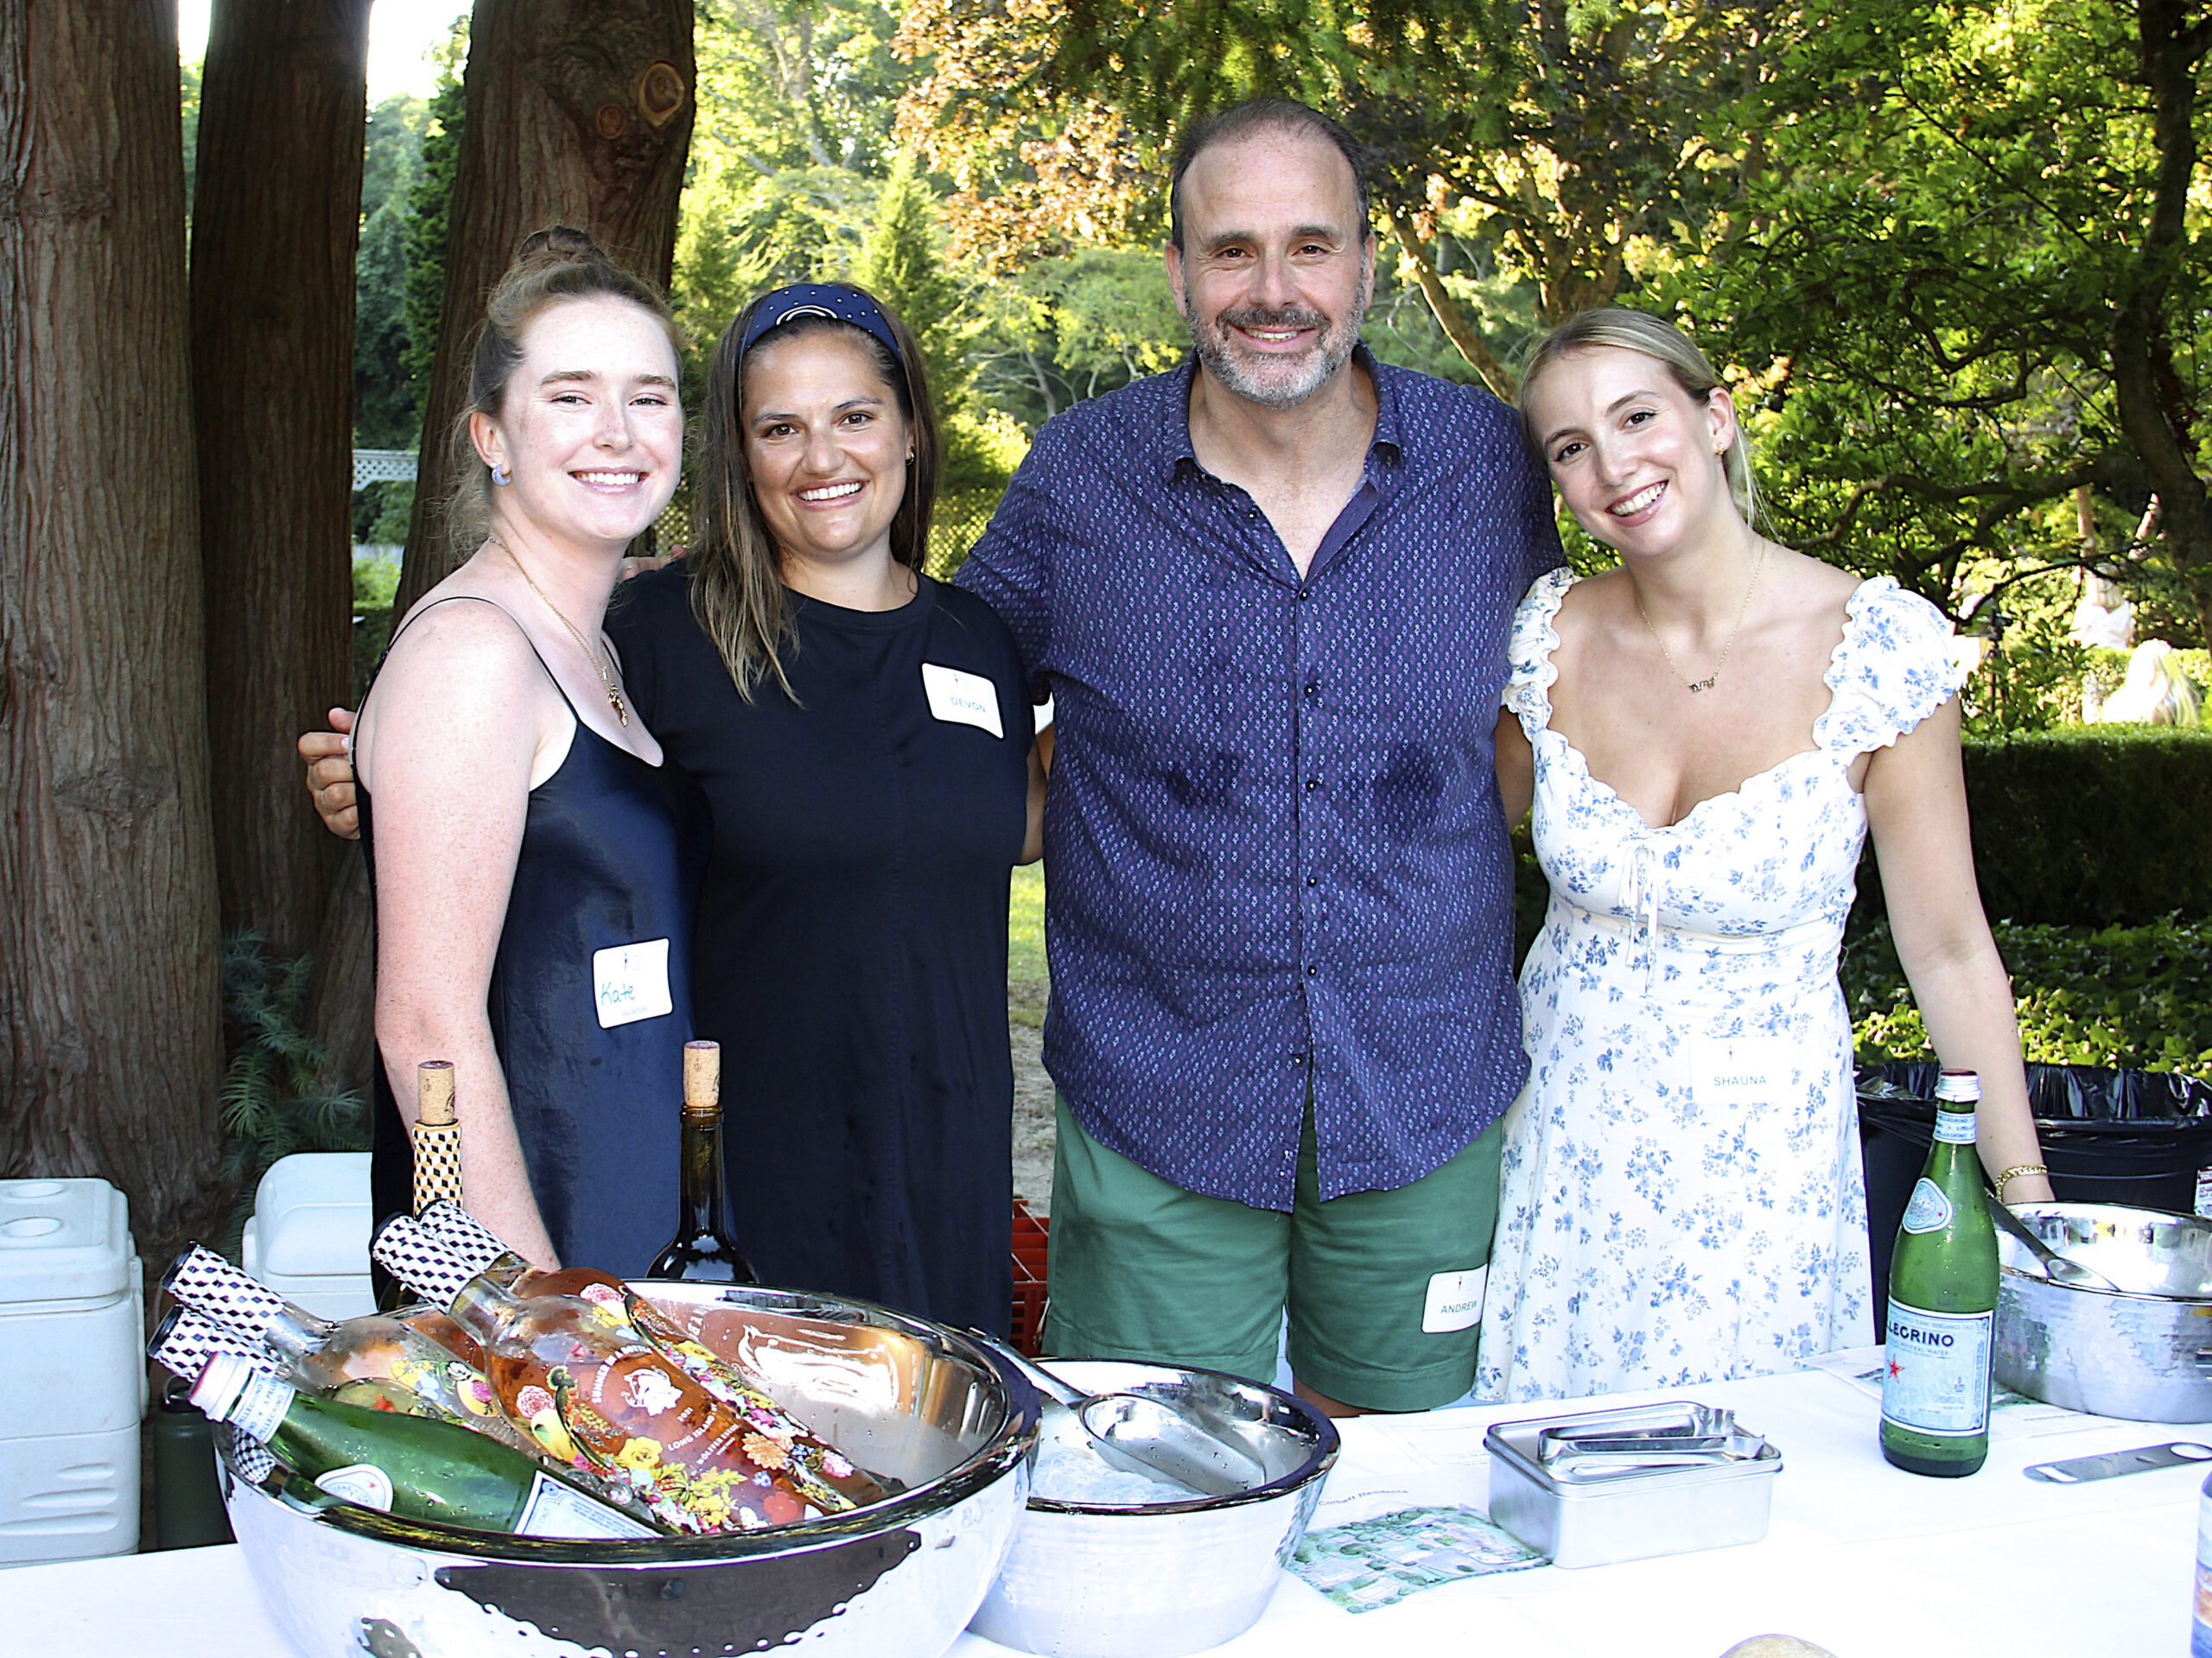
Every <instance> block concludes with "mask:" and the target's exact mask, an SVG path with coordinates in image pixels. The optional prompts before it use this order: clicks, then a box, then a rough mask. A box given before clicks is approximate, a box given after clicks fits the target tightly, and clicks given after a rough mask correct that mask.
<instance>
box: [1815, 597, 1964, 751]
mask: <svg viewBox="0 0 2212 1658" xmlns="http://www.w3.org/2000/svg"><path fill="white" fill-rule="evenodd" d="M1845 612H1846V619H1845V621H1844V625H1843V642H1842V643H1841V644H1840V645H1838V646H1837V647H1836V651H1835V656H1834V659H1833V660H1832V661H1831V662H1830V663H1829V664H1828V671H1827V685H1828V689H1830V690H1831V691H1833V692H1834V700H1833V701H1832V702H1830V703H1829V705H1828V710H1827V713H1825V714H1823V715H1821V718H1820V721H1819V722H1818V723H1817V724H1816V726H1815V728H1814V732H1813V740H1814V741H1815V743H1817V744H1818V745H1819V746H1821V748H1823V749H1825V750H1827V752H1828V753H1832V754H1840V755H1855V754H1863V753H1868V752H1869V751H1871V750H1873V749H1877V748H1886V747H1888V746H1890V745H1891V743H1893V742H1895V741H1896V740H1897V739H1898V738H1899V737H1901V736H1903V735H1904V734H1905V733H1906V732H1908V731H1910V730H1911V729H1912V728H1913V727H1915V726H1916V725H1918V724H1919V723H1920V722H1921V721H1923V720H1925V719H1926V718H1927V717H1928V716H1929V715H1931V714H1933V713H1935V712H1936V709H1937V708H1942V706H1943V704H1944V703H1946V702H1949V701H1950V700H1951V698H1952V697H1954V696H1956V695H1957V694H1958V690H1959V688H1960V687H1961V685H1963V684H1965V683H1966V682H1967V675H1968V674H1969V673H1971V672H1973V670H1974V661H1975V657H1974V647H1973V646H1972V645H1969V644H1967V642H1966V641H1965V640H1964V639H1961V638H1959V637H1958V635H1957V633H1956V632H1954V631H1953V629H1952V627H1951V624H1950V622H1949V621H1948V619H1946V618H1945V617H1944V615H1943V613H1942V612H1941V611H1939V610H1937V609H1936V607H1935V606H1933V605H1931V604H1929V602H1928V601H1927V600H1925V599H1923V598H1922V597H1921V596H1920V595H1919V594H1916V593H1910V592H1908V591H1907V590H1906V589H1904V588H1901V587H1899V586H1898V585H1897V582H1896V581H1895V580H1894V579H1893V578H1891V577H1890V576H1886V575H1884V576H1877V577H1875V578H1874V579H1873V580H1872V581H1862V582H1860V583H1859V588H1858V591H1857V592H1855V593H1853V594H1852V595H1851V600H1850V602H1849V604H1848V605H1847V606H1846V607H1845Z"/></svg>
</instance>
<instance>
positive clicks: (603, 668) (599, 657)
mask: <svg viewBox="0 0 2212 1658" xmlns="http://www.w3.org/2000/svg"><path fill="white" fill-rule="evenodd" d="M484 539H485V540H486V541H488V542H490V543H492V544H493V546H494V547H496V548H498V549H499V550H500V551H501V552H503V553H505V555H506V556H508V558H509V559H511V560H512V561H513V562H514V567H515V569H517V570H518V572H520V573H521V575H522V579H523V580H524V581H529V582H530V590H531V592H532V593H534V594H537V596H538V597H539V598H541V599H543V600H545V608H546V609H548V610H550V611H551V612H552V613H554V615H555V616H556V617H558V618H559V619H560V622H561V626H563V627H565V628H567V629H568V630H569V638H572V639H574V640H575V642H576V649H577V650H579V651H582V652H583V653H584V656H585V657H586V658H587V659H588V661H589V662H590V664H591V665H592V667H593V669H594V670H596V671H597V673H598V675H599V683H601V685H603V686H605V687H606V689H607V707H609V708H613V710H614V717H615V718H616V719H618V720H620V721H621V722H622V723H623V724H624V725H628V724H629V723H630V710H629V709H628V708H626V707H624V706H623V702H622V692H621V690H620V688H619V687H617V686H616V684H615V683H614V676H613V674H612V673H610V672H608V671H607V670H608V667H609V665H610V664H609V663H608V661H607V647H606V645H603V644H602V645H601V646H600V648H599V649H598V650H597V651H594V650H593V649H592V648H591V646H589V645H586V644H585V643H584V636H583V635H582V633H579V632H577V631H576V625H575V623H574V622H572V621H570V620H569V618H568V616H567V614H566V613H564V612H563V610H562V608H561V607H560V606H558V605H556V604H555V603H554V602H553V600H552V599H551V598H550V596H549V595H548V594H547V593H546V591H545V589H544V588H541V587H539V586H538V585H537V582H536V581H532V580H531V574H530V570H529V569H528V567H527V566H525V565H524V563H523V562H522V560H521V559H519V558H517V557H516V556H515V549H513V548H512V547H510V546H508V545H507V543H505V542H504V541H501V540H500V539H499V537H497V536H486V537H484ZM1661 648H1662V650H1663V649H1664V648H1665V647H1664V646H1662V647H1661Z"/></svg>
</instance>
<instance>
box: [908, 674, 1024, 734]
mask: <svg viewBox="0 0 2212 1658" xmlns="http://www.w3.org/2000/svg"><path fill="white" fill-rule="evenodd" d="M922 689H923V691H924V692H925V694H926V695H927V696H928V697H929V699H930V712H931V714H933V715H936V716H937V717H938V719H940V720H944V721H949V722H950V723H951V724H953V725H956V726H974V727H976V729H977V730H979V731H988V732H989V733H990V734H991V735H992V736H994V737H998V738H1004V737H1005V735H1006V727H1005V726H1004V725H1002V724H1001V723H1000V721H999V688H998V687H997V686H995V685H994V684H992V683H991V682H990V681H989V680H988V678H986V677H984V676H982V674H964V673H963V672H961V671H960V670H959V669H957V668H940V667H939V666H938V664H936V663H934V662H925V663H924V664H922Z"/></svg>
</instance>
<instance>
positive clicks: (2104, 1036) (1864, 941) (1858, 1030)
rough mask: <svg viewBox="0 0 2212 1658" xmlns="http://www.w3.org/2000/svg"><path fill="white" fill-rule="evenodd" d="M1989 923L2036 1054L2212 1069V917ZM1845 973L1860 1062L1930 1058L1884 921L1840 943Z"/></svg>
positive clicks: (2056, 1059) (2129, 1065)
mask: <svg viewBox="0 0 2212 1658" xmlns="http://www.w3.org/2000/svg"><path fill="white" fill-rule="evenodd" d="M1993 931H1994V932H1995V933H1996V935H1997V949H1998V953H1999V955H2001V956H2004V958H2005V966H2006V967H2007V968H2008V969H2011V971H2012V993H2013V996H2014V999H2015V1005H2016V1007H2018V1012H2019V1018H2020V1047H2021V1051H2022V1053H2023V1055H2024V1057H2025V1058H2028V1059H2029V1060H2031V1061H2034V1060H2041V1061H2044V1062H2045V1063H2047V1064H2077V1065H2111V1066H2114V1067H2116V1068H2118V1069H2120V1070H2180V1071H2187V1072H2189V1073H2190V1074H2191V1075H2192V1076H2198V1077H2207V1076H2212V922H2203V921H2199V922H2184V921H2176V920H2165V921H2159V922H2156V923H2154V924H2152V925H2150V926H2147V927H2104V928H2100V929H2091V928H2087V927H2039V926H2023V925H2019V924H2016V923H2012V922H2004V921H2000V922H1999V923H1998V924H1996V926H1995V927H1994V928H1993ZM1842 979H1843V993H1844V999H1845V1001H1846V1002H1847V1004H1848V1005H1849V1007H1850V1009H1851V1020H1852V1031H1853V1035H1854V1037H1855V1038H1856V1041H1857V1046H1858V1051H1859V1060H1860V1061H1861V1062H1862V1063H1866V1064H1872V1063H1875V1062H1878V1061H1880V1060H1884V1059H1920V1058H1932V1057H1933V1056H1932V1053H1931V1051H1930V1050H1929V1046H1928V1031H1927V1026H1925V1025H1924V1024H1923V1023H1922V1020H1921V1017H1920V1011H1919V1009H1918V1008H1916V1007H1914V1006H1913V1002H1912V993H1911V991H1910V989H1909V988H1907V987H1906V984H1905V981H1904V970H1903V969H1901V968H1900V967H1899V966H1898V965H1897V950H1896V948H1895V946H1894V945H1893V944H1892V943H1891V941H1890V930H1889V928H1888V927H1887V926H1886V925H1881V924H1877V925H1875V926H1872V927H1870V928H1869V929H1867V931H1866V932H1865V933H1863V934H1861V935H1859V937H1855V938H1853V940H1852V941H1851V942H1850V943H1847V944H1846V945H1845V946H1844V951H1843V962H1842Z"/></svg>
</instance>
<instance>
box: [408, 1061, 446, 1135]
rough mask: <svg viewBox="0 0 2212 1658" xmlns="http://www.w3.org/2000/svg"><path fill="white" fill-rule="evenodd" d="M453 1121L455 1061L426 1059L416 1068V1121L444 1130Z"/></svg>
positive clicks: (428, 1126)
mask: <svg viewBox="0 0 2212 1658" xmlns="http://www.w3.org/2000/svg"><path fill="white" fill-rule="evenodd" d="M453 1120H454V1116H453V1061H452V1060H450V1059H425V1060H424V1061H423V1063H422V1064H419V1065H417V1066H416V1068H415V1121H417V1122H419V1123H421V1124H422V1125H423V1127H424V1128H445V1127H447V1126H448V1125H449V1124H450V1123H451V1122H452V1121H453Z"/></svg>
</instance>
